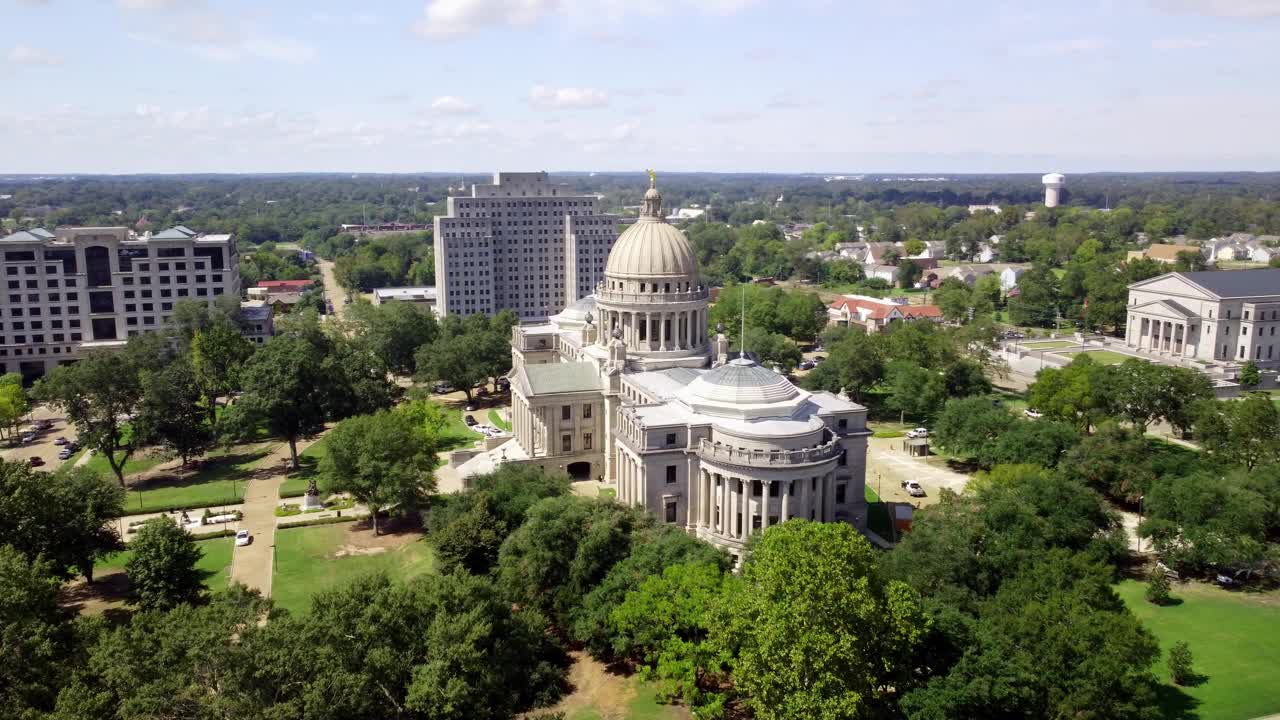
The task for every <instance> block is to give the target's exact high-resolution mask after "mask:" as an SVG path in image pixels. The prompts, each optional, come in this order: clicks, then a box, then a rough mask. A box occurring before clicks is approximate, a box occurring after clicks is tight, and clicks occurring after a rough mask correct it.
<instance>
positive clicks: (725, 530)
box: [715, 473, 729, 536]
mask: <svg viewBox="0 0 1280 720" xmlns="http://www.w3.org/2000/svg"><path fill="white" fill-rule="evenodd" d="M715 479H716V480H717V481H718V482H719V483H720V487H719V488H717V490H718V492H717V493H716V494H717V495H718V496H719V497H718V499H719V503H718V504H717V505H716V509H717V510H718V511H719V515H720V517H719V522H717V523H716V530H717V531H718V532H719V533H720V534H721V535H725V536H728V534H729V483H727V482H725V479H724V476H723V475H721V474H719V473H715Z"/></svg>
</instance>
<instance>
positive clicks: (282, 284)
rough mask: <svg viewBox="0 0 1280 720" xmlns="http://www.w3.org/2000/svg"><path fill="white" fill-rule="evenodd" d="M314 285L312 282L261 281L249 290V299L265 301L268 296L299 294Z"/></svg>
mask: <svg viewBox="0 0 1280 720" xmlns="http://www.w3.org/2000/svg"><path fill="white" fill-rule="evenodd" d="M314 284H315V281H314V280H262V281H260V282H259V283H258V284H257V285H254V286H253V287H251V288H249V297H251V298H258V299H265V298H266V297H267V296H268V295H278V294H280V293H294V294H297V293H300V292H302V291H303V290H306V289H307V288H309V287H311V286H312V285H314Z"/></svg>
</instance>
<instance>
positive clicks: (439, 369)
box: [414, 334, 489, 402]
mask: <svg viewBox="0 0 1280 720" xmlns="http://www.w3.org/2000/svg"><path fill="white" fill-rule="evenodd" d="M481 337H482V335H471V336H468V335H465V334H462V335H452V336H448V337H441V338H437V339H436V340H435V341H434V342H432V343H431V344H429V345H424V346H422V347H421V348H419V349H418V352H417V354H416V355H415V360H414V364H415V365H416V366H417V368H418V378H419V379H420V380H423V381H428V382H429V381H440V382H444V383H447V384H449V385H452V386H453V387H454V388H456V389H458V390H461V391H462V392H463V393H464V394H466V396H467V401H468V402H469V401H470V400H471V393H472V391H473V388H474V387H475V385H476V384H478V383H479V382H481V381H482V380H484V379H485V378H487V377H488V376H489V374H488V371H487V369H486V367H485V364H484V362H483V361H482V360H481V359H480V358H478V357H477V353H476V343H477V340H478V339H479V338H481Z"/></svg>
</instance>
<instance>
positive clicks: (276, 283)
mask: <svg viewBox="0 0 1280 720" xmlns="http://www.w3.org/2000/svg"><path fill="white" fill-rule="evenodd" d="M313 282H314V281H312V280H263V281H261V282H259V283H258V284H257V285H255V286H254V287H260V288H267V289H270V288H304V287H308V286H310V285H312V284H313Z"/></svg>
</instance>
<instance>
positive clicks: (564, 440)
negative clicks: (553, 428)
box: [560, 435, 573, 452]
mask: <svg viewBox="0 0 1280 720" xmlns="http://www.w3.org/2000/svg"><path fill="white" fill-rule="evenodd" d="M560 452H573V436H572V435H561V436H560Z"/></svg>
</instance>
